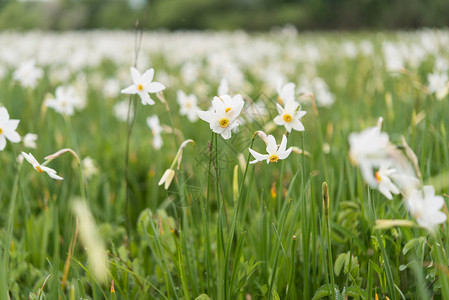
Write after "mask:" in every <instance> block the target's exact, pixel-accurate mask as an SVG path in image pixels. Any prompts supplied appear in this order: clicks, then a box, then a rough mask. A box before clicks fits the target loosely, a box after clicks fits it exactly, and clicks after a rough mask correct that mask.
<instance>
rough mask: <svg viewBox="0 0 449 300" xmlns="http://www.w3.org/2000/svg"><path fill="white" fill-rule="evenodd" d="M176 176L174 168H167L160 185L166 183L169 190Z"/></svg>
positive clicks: (165, 185) (165, 186)
mask: <svg viewBox="0 0 449 300" xmlns="http://www.w3.org/2000/svg"><path fill="white" fill-rule="evenodd" d="M174 177H175V170H173V169H167V170H165V172H164V175H162V177H161V179H160V180H159V182H158V185H162V184H164V183H165V184H164V188H165V189H166V190H167V189H168V188H169V187H170V184H171V182H172V180H173V178H174Z"/></svg>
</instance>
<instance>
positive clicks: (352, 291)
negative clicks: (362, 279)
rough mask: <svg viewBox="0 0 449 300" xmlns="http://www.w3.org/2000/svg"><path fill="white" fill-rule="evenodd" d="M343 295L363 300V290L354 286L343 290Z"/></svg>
mask: <svg viewBox="0 0 449 300" xmlns="http://www.w3.org/2000/svg"><path fill="white" fill-rule="evenodd" d="M345 294H346V295H347V296H349V297H352V298H360V299H363V300H365V299H366V297H365V290H364V289H361V288H359V287H357V286H355V285H351V286H350V287H348V288H347V289H345Z"/></svg>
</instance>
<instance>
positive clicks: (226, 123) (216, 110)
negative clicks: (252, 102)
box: [198, 95, 244, 140]
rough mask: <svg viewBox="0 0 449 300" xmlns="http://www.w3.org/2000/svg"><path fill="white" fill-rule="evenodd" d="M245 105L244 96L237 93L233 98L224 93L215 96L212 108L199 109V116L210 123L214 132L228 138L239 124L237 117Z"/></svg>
mask: <svg viewBox="0 0 449 300" xmlns="http://www.w3.org/2000/svg"><path fill="white" fill-rule="evenodd" d="M243 106H244V101H243V98H242V96H240V95H236V96H234V97H233V98H232V99H231V97H230V96H229V95H223V96H221V97H214V99H213V100H212V110H210V111H198V116H199V117H200V118H201V119H202V120H203V121H206V122H208V123H209V126H210V129H211V130H212V131H213V132H215V133H219V134H221V136H222V137H223V138H224V139H225V140H227V139H229V138H230V137H231V131H232V130H233V129H234V128H236V127H237V126H238V125H239V124H238V122H237V118H238V116H239V114H240V112H241V111H242V108H243Z"/></svg>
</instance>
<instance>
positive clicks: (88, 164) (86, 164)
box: [81, 156, 98, 179]
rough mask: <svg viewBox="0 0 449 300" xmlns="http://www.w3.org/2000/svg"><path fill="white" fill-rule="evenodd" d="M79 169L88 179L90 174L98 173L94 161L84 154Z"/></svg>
mask: <svg viewBox="0 0 449 300" xmlns="http://www.w3.org/2000/svg"><path fill="white" fill-rule="evenodd" d="M81 169H82V171H83V175H84V176H85V177H86V178H87V179H89V178H91V177H92V176H94V175H96V174H98V167H97V164H96V163H95V161H94V160H93V159H92V158H90V157H89V156H86V157H85V158H84V159H83V160H82V161H81Z"/></svg>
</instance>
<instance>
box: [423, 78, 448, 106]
mask: <svg viewBox="0 0 449 300" xmlns="http://www.w3.org/2000/svg"><path fill="white" fill-rule="evenodd" d="M427 81H428V82H429V86H428V88H429V92H430V93H435V95H436V97H437V98H438V99H439V100H441V99H443V98H444V97H446V95H447V94H448V91H449V77H448V76H447V73H438V72H435V73H430V74H427Z"/></svg>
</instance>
